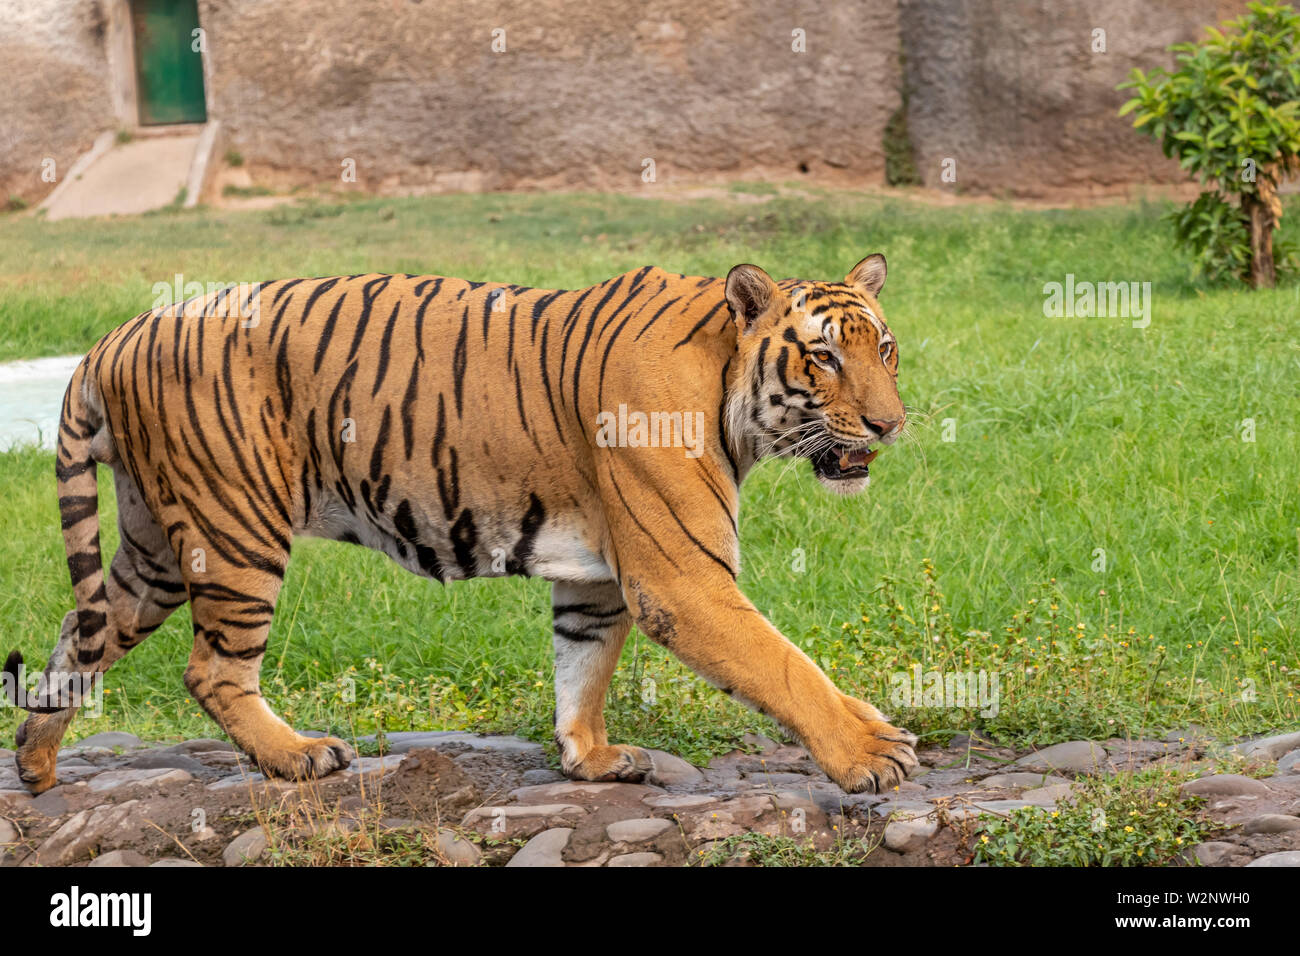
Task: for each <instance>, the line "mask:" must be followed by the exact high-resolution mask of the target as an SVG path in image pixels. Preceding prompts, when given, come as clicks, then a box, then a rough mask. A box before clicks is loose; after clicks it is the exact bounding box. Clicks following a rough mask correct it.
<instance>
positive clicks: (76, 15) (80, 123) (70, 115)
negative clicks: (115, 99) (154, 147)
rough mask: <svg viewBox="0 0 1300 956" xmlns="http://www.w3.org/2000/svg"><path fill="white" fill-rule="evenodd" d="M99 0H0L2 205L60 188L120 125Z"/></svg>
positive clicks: (105, 27) (0, 183)
mask: <svg viewBox="0 0 1300 956" xmlns="http://www.w3.org/2000/svg"><path fill="white" fill-rule="evenodd" d="M107 31H108V23H107V21H106V19H105V16H104V11H103V9H102V8H101V7H100V4H99V2H98V0H21V2H18V0H12V2H7V3H4V4H3V5H0V76H2V77H3V80H4V95H3V96H0V205H3V203H4V201H5V200H6V199H7V197H9V196H18V197H20V198H23V199H27V200H35V199H38V198H40V197H41V196H43V195H44V194H45V193H47V192H49V191H50V190H51V189H53V188H54V183H50V182H44V181H42V179H41V171H42V163H43V162H44V161H45V160H47V159H52V160H54V172H55V174H56V175H57V176H59V177H62V174H63V172H64V171H65V170H67V169H68V167H70V166H71V165H72V163H73V162H74V161H75V160H76V158H77V157H78V156H79V155H81V154H82V153H84V152H85V151H86V150H88V149H89V148H90V146H91V144H92V143H93V142H94V141H95V137H96V136H97V135H98V134H100V133H101V132H103V131H104V130H107V129H113V128H114V126H115V125H116V122H115V120H114V110H113V103H112V98H111V94H110V90H109V85H110V84H109V71H108V62H107V54H106V44H105V37H106V35H107Z"/></svg>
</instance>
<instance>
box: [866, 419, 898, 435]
mask: <svg viewBox="0 0 1300 956" xmlns="http://www.w3.org/2000/svg"><path fill="white" fill-rule="evenodd" d="M867 424H868V425H870V426H871V427H872V428H874V429H875V430H876V431H878V432H879V433H880V434H881V435H888V434H890V433H891V432H892V431H894V429H896V428H898V427H899V426H901V425H902V424H903V419H901V418H895V419H893V420H892V421H882V420H878V419H874V418H871V419H868V420H867Z"/></svg>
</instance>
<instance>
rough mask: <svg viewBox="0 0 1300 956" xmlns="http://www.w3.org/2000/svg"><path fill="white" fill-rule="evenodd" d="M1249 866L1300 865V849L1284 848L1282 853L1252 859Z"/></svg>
mask: <svg viewBox="0 0 1300 956" xmlns="http://www.w3.org/2000/svg"><path fill="white" fill-rule="evenodd" d="M1246 865H1247V866H1300V850H1284V851H1283V852H1281V853H1269V854H1268V855H1267V856H1261V857H1260V858H1259V859H1258V860H1252V861H1251V862H1249V863H1247V864H1246Z"/></svg>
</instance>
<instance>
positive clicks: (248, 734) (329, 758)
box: [185, 534, 355, 780]
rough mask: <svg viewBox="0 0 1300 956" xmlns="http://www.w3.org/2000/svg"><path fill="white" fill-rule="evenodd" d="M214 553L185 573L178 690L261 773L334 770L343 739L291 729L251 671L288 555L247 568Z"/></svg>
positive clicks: (344, 752)
mask: <svg viewBox="0 0 1300 956" xmlns="http://www.w3.org/2000/svg"><path fill="white" fill-rule="evenodd" d="M218 536H219V537H220V535H219V534H218ZM216 551H217V549H216V546H215V545H214V546H213V549H210V550H209V551H208V552H207V556H206V561H205V566H204V569H203V570H201V571H194V570H193V569H187V570H186V571H185V578H186V585H187V586H188V588H189V594H190V606H191V612H192V615H193V618H194V648H193V650H192V652H191V653H190V661H189V666H188V667H187V668H186V669H185V686H186V688H188V689H189V692H190V693H191V694H192V695H193V696H194V699H195V700H197V701H198V702H199V704H200V706H202V707H203V709H204V710H205V711H207V713H208V715H209V716H210V717H212V719H213V720H215V721H216V722H217V723H218V724H219V725H220V726H221V728H222V730H224V731H225V732H226V733H227V734H229V735H230V738H231V739H232V740H233V741H234V742H235V743H236V744H237V745H238V746H239V747H240V748H241V749H242V750H243V751H244V752H245V753H247V754H248V755H249V756H250V757H252V758H253V761H254V762H255V763H256V764H257V765H258V768H259V769H260V770H261V771H262V772H263V773H265V774H266V775H267V776H273V777H283V778H286V779H289V780H305V779H308V778H312V777H323V776H325V775H326V774H329V773H332V772H333V771H335V770H341V769H342V768H344V767H346V766H347V765H348V764H350V763H351V762H352V759H353V757H354V756H355V754H354V752H353V750H352V748H351V747H350V746H348V744H346V743H345V742H344V741H342V740H339V739H337V738H335V737H321V738H313V737H304V736H302V735H301V734H298V733H297V732H295V731H294V729H293V728H292V727H290V726H289V725H288V724H286V723H285V722H284V721H283V720H281V719H280V718H279V717H277V716H276V714H275V712H274V711H272V710H271V708H270V706H268V705H267V703H266V700H265V699H264V698H263V697H262V691H261V686H260V683H259V674H260V671H261V668H262V658H263V656H264V655H265V653H266V641H267V635H268V634H269V633H270V630H271V616H272V614H273V612H274V609H275V601H276V598H277V597H278V596H279V593H280V585H281V583H282V579H283V575H284V564H285V562H286V560H287V558H288V555H287V554H284V555H277V556H275V557H267V558H263V559H261V560H258V561H256V562H254V566H250V565H249V564H248V563H246V562H245V560H244V558H243V557H242V556H241V557H240V558H238V559H237V560H235V556H234V555H230V554H219V553H216Z"/></svg>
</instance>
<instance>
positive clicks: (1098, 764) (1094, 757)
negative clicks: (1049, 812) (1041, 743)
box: [1012, 740, 1111, 773]
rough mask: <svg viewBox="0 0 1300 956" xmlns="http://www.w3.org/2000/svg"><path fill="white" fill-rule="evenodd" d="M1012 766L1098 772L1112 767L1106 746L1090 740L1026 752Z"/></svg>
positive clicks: (1070, 771)
mask: <svg viewBox="0 0 1300 956" xmlns="http://www.w3.org/2000/svg"><path fill="white" fill-rule="evenodd" d="M1012 766H1014V767H1022V768H1025V769H1028V770H1042V771H1048V770H1059V771H1061V772H1063V773H1097V772H1099V771H1102V772H1104V771H1106V770H1109V769H1111V765H1110V758H1109V757H1108V756H1107V754H1106V748H1104V747H1102V746H1100V745H1098V744H1095V743H1093V742H1092V741H1090V740H1072V741H1070V742H1069V743H1064V744H1056V745H1055V746H1052V747H1046V748H1044V749H1042V750H1039V751H1037V752H1036V753H1031V754H1026V755H1025V756H1023V757H1021V758H1020V759H1019V760H1017V761H1016V762H1015V763H1014V764H1012Z"/></svg>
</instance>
